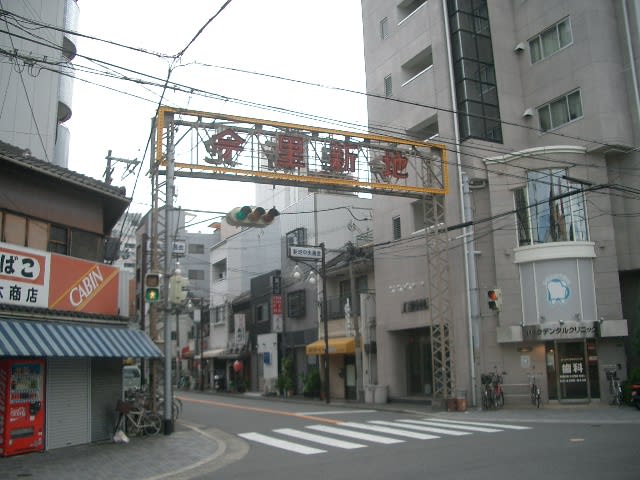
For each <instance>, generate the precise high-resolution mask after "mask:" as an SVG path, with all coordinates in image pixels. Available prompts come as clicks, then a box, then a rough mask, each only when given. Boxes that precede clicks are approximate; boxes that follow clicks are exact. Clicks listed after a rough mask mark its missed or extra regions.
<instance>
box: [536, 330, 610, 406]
mask: <svg viewBox="0 0 640 480" xmlns="http://www.w3.org/2000/svg"><path fill="white" fill-rule="evenodd" d="M545 353H546V365H547V380H548V384H549V398H550V399H557V400H559V401H562V400H567V401H572V400H573V401H576V400H585V401H588V400H589V399H591V398H597V397H599V396H600V389H599V384H598V356H597V352H596V344H595V341H594V340H593V339H587V340H579V341H576V342H561V341H554V342H547V344H546V348H545Z"/></svg>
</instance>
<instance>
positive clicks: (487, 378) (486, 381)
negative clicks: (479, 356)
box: [480, 373, 492, 385]
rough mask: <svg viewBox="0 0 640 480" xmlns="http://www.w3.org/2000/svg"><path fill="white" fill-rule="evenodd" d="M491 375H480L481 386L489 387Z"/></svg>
mask: <svg viewBox="0 0 640 480" xmlns="http://www.w3.org/2000/svg"><path fill="white" fill-rule="evenodd" d="M491 379H492V377H491V375H488V374H486V373H483V374H481V375H480V381H481V382H482V384H483V385H489V384H490V383H491Z"/></svg>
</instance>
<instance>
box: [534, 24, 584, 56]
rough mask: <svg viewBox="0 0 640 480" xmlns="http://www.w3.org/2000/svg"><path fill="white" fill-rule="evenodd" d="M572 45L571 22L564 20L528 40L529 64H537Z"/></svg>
mask: <svg viewBox="0 0 640 480" xmlns="http://www.w3.org/2000/svg"><path fill="white" fill-rule="evenodd" d="M571 43H573V36H572V34H571V22H570V21H569V18H565V19H564V20H561V21H560V22H558V23H556V24H555V25H553V26H552V27H550V28H548V29H547V30H545V31H544V32H542V33H541V34H540V35H538V36H537V37H534V38H532V39H531V40H529V53H530V55H531V63H537V62H539V61H541V60H543V59H545V58H547V57H548V56H550V55H553V54H554V53H556V52H557V51H558V50H561V49H563V48H565V47H567V46H569V45H571Z"/></svg>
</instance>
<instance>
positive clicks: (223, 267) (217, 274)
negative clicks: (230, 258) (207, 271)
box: [211, 259, 227, 282]
mask: <svg viewBox="0 0 640 480" xmlns="http://www.w3.org/2000/svg"><path fill="white" fill-rule="evenodd" d="M211 274H212V275H211V278H212V280H213V281H214V282H219V281H221V280H224V279H226V278H227V260H226V259H224V260H220V261H219V262H217V263H214V264H213V265H211Z"/></svg>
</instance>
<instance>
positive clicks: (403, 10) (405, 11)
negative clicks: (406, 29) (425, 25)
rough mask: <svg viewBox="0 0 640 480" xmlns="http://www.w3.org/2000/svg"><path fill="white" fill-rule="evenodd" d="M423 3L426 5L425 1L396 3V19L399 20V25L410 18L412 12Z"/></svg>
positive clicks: (410, 0)
mask: <svg viewBox="0 0 640 480" xmlns="http://www.w3.org/2000/svg"><path fill="white" fill-rule="evenodd" d="M425 3H427V0H402V1H401V2H400V3H398V18H400V23H402V21H404V19H406V18H408V17H410V16H411V15H412V14H413V12H415V11H416V10H418V8H420V7H421V6H422V5H424V4H425Z"/></svg>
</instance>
